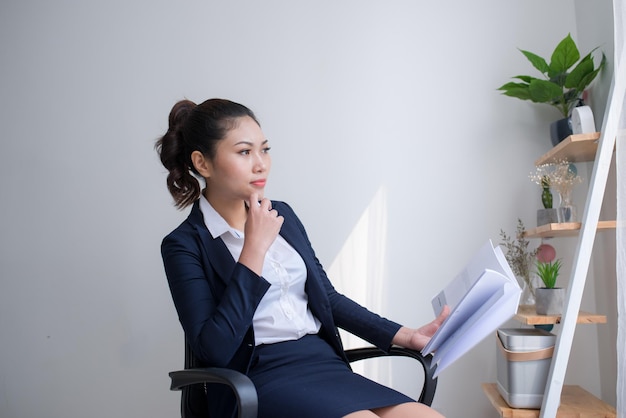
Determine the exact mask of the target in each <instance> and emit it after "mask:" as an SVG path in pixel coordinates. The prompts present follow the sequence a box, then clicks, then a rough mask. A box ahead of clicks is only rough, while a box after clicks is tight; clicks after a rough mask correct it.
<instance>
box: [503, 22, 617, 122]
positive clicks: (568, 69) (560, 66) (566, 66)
mask: <svg viewBox="0 0 626 418" xmlns="http://www.w3.org/2000/svg"><path fill="white" fill-rule="evenodd" d="M596 49H597V48H594V49H593V50H592V51H591V52H590V53H589V54H587V55H585V56H584V57H583V58H582V59H581V60H580V61H579V59H580V52H579V51H578V48H577V47H576V43H575V42H574V40H573V39H572V37H571V36H570V35H569V34H568V35H567V36H566V37H565V38H564V39H563V40H562V41H561V42H560V43H559V44H558V45H557V47H556V48H555V50H554V52H553V53H552V56H551V58H550V63H549V64H548V63H547V61H546V60H545V59H544V58H542V57H540V56H538V55H536V54H534V53H532V52H529V51H524V50H520V51H521V53H522V54H524V56H525V57H526V58H527V59H528V60H529V61H530V63H531V64H532V65H533V67H535V68H536V69H537V70H539V72H540V73H541V74H543V76H544V78H543V79H541V78H536V77H532V76H528V75H518V76H515V77H512V78H514V79H518V80H520V81H521V82H509V83H506V84H504V85H503V86H502V87H500V88H499V89H498V90H501V91H502V93H503V94H504V95H506V96H510V97H515V98H518V99H521V100H530V101H532V102H535V103H546V104H549V105H552V106H554V107H555V108H557V109H558V110H559V112H560V113H561V114H562V115H563V117H564V118H567V117H569V115H570V112H571V110H572V109H573V108H574V107H575V106H576V105H578V104H579V102H580V101H581V100H582V99H581V98H582V94H583V91H584V90H585V89H586V88H587V86H589V84H591V82H592V81H593V80H594V79H595V78H596V76H597V75H598V73H599V72H600V70H601V69H602V68H603V67H604V65H605V64H606V56H605V55H604V53H602V59H601V61H600V64H599V65H598V66H597V67H596V66H595V64H594V62H593V57H592V53H593V52H594V51H595V50H596ZM572 67H573V68H572Z"/></svg>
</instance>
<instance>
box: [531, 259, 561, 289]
mask: <svg viewBox="0 0 626 418" xmlns="http://www.w3.org/2000/svg"><path fill="white" fill-rule="evenodd" d="M536 265H537V275H538V276H539V277H540V278H541V281H543V284H544V285H546V288H548V289H554V287H555V286H556V279H557V278H558V277H559V271H560V270H561V260H560V259H558V260H554V261H550V262H544V261H537V264H536Z"/></svg>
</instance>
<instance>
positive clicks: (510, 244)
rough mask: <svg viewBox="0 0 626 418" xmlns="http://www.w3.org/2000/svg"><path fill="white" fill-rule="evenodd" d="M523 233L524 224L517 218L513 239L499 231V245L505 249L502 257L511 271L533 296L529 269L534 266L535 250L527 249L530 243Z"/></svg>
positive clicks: (524, 230) (524, 229)
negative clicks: (500, 240) (500, 239)
mask: <svg viewBox="0 0 626 418" xmlns="http://www.w3.org/2000/svg"><path fill="white" fill-rule="evenodd" d="M525 232H526V228H525V227H524V222H522V220H521V219H519V218H518V219H517V230H516V235H515V238H513V237H511V236H509V235H507V233H506V232H504V230H502V229H500V237H501V238H502V242H501V245H503V246H504V248H505V249H506V253H505V254H504V256H505V257H506V261H508V262H509V265H510V266H511V270H513V273H515V275H516V276H518V277H520V278H521V279H522V280H524V283H525V284H526V286H527V287H528V288H529V289H530V291H531V292H532V294H533V296H534V288H533V286H532V280H531V267H532V266H533V265H534V260H535V256H536V255H537V249H534V250H531V249H529V248H528V245H529V244H530V242H529V241H528V240H527V239H526V238H524V233H525Z"/></svg>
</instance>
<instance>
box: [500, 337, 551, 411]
mask: <svg viewBox="0 0 626 418" xmlns="http://www.w3.org/2000/svg"><path fill="white" fill-rule="evenodd" d="M496 340H497V345H498V349H497V351H498V353H497V358H498V360H497V365H496V366H497V375H498V384H497V386H498V392H500V395H502V398H503V399H504V400H505V401H506V403H507V404H509V406H511V407H512V408H526V409H539V408H541V403H542V401H543V393H544V391H545V388H546V382H547V380H548V373H549V372H550V362H551V361H552V353H553V352H554V345H555V342H556V336H555V335H554V334H552V333H550V332H547V331H545V330H542V329H536V328H503V329H499V330H498V333H497V335H496Z"/></svg>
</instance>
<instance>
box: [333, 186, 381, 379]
mask: <svg viewBox="0 0 626 418" xmlns="http://www.w3.org/2000/svg"><path fill="white" fill-rule="evenodd" d="M386 247H387V193H386V190H385V188H384V187H381V188H380V189H378V191H377V192H376V194H375V195H374V198H373V199H372V201H371V202H370V204H369V205H368V207H367V208H366V209H365V211H364V212H363V214H362V215H361V218H360V219H359V220H358V222H357V223H356V225H355V226H354V229H353V230H352V232H351V233H350V235H349V236H348V238H347V240H346V242H345V243H344V245H343V247H342V248H341V250H340V251H339V254H337V257H336V258H335V260H334V261H333V262H332V264H331V265H330V268H329V269H328V277H330V279H331V281H332V282H333V284H334V286H335V288H336V289H337V291H339V292H340V293H343V294H345V295H346V296H348V297H349V298H351V299H353V300H354V301H356V302H357V303H359V304H361V305H363V306H365V307H366V308H368V309H369V310H371V311H374V312H376V313H380V312H381V311H382V310H383V308H384V306H383V304H384V301H385V299H386V298H385V296H386V294H385V287H384V283H385V279H386V257H385V250H386ZM340 333H341V338H342V340H343V343H344V346H345V348H346V349H348V348H357V347H363V346H366V345H371V344H369V343H367V342H365V341H363V340H362V339H360V338H358V337H356V336H354V335H352V334H348V333H347V332H345V331H343V330H340ZM378 363H379V362H378V361H376V360H374V361H371V360H370V361H367V362H357V363H355V364H353V366H352V368H353V369H354V371H356V372H357V373H363V374H365V375H367V376H368V377H370V378H372V379H374V380H378V381H379V382H381V383H384V382H385V381H388V380H389V370H388V368H384V369H385V370H382V368H381V367H380V366H379V364H378Z"/></svg>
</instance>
